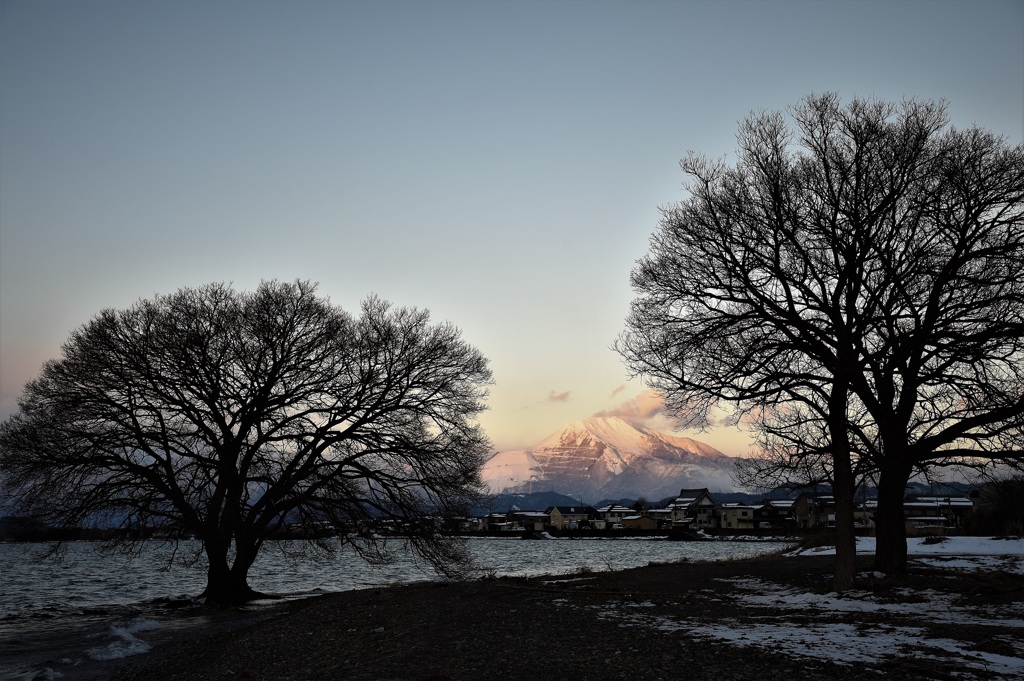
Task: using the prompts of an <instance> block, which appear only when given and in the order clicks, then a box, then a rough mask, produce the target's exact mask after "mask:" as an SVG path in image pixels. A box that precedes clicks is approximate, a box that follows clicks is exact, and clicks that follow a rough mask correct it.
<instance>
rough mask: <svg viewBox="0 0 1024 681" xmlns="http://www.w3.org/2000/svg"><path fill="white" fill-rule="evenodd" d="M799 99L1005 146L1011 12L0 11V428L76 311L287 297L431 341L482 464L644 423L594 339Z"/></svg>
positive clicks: (1015, 122) (743, 441)
mask: <svg viewBox="0 0 1024 681" xmlns="http://www.w3.org/2000/svg"><path fill="white" fill-rule="evenodd" d="M825 91H837V92H839V94H840V95H841V97H842V98H843V100H844V101H849V99H850V98H851V97H853V96H862V97H877V98H880V99H884V100H891V101H900V100H902V99H903V98H907V97H914V98H919V99H945V100H947V101H948V103H949V109H948V111H949V114H950V117H951V119H952V122H953V123H954V124H955V125H956V126H959V127H965V126H969V125H972V124H977V125H979V126H981V127H983V128H987V129H989V130H991V131H993V132H996V133H999V134H1002V135H1005V136H1006V137H1007V138H1008V140H1009V141H1010V142H1011V143H1014V144H1016V143H1020V142H1021V141H1022V139H1024V2H1022V1H1021V0H888V1H886V0H854V1H847V0H790V1H781V0H780V1H776V0H755V1H745V0H721V1H718V2H713V1H711V0H677V1H675V2H671V1H667V0H665V1H643V0H640V1H635V2H616V1H600V0H598V1H592V2H587V1H584V0H575V1H568V0H564V1H558V0H552V1H549V2H539V1H526V0H523V1H500V0H498V1H476V2H471V1H451V2H448V1H440V0H416V1H412V2H403V1H400V0H381V1H379V2H358V1H351V2H343V1H334V2H331V1H327V0H317V1H308V0H307V1H303V0H298V1H295V0H290V1H288V2H284V1H283V0H282V1H267V0H246V1H244V2H242V1H234V0H215V1H212V2H206V1H195V0H175V1H173V2H171V1H166V0H152V1H150V2H142V3H140V2H125V1H121V0H83V1H70V0H68V1H60V0H50V1H45V0H44V1H40V2H34V1H29V0H0V418H6V417H7V416H8V415H10V414H11V413H14V412H15V411H16V410H17V399H18V396H19V394H20V392H21V389H22V387H23V386H24V384H25V382H26V381H28V380H30V379H31V378H32V377H33V376H35V375H37V374H38V372H39V370H40V368H41V366H42V364H43V362H45V361H46V360H48V359H54V358H58V357H59V356H60V352H61V349H60V348H61V344H62V343H63V342H64V341H65V340H66V339H67V337H68V335H69V334H70V333H71V331H73V330H74V329H76V328H77V327H79V326H81V325H82V324H85V323H87V322H88V321H89V320H90V319H91V318H92V317H93V316H94V315H95V314H96V313H98V312H99V311H100V310H101V309H103V308H108V307H112V308H118V309H121V308H125V307H128V306H130V305H131V304H133V303H134V302H136V301H137V300H139V299H141V298H150V297H152V296H153V295H154V294H157V293H171V292H173V291H175V290H177V289H179V288H181V287H186V286H200V285H203V284H206V283H210V282H232V283H233V284H234V286H235V287H236V288H239V289H251V288H254V287H255V286H256V285H257V284H258V283H259V282H260V281H261V280H265V279H278V280H285V281H291V280H295V279H307V280H312V281H316V282H319V284H320V289H319V291H320V293H321V294H322V295H325V296H328V297H329V298H330V299H331V300H332V301H333V302H334V303H337V304H339V305H341V306H342V307H344V308H346V309H349V310H352V311H356V310H357V309H358V305H359V302H360V301H361V300H362V299H364V298H365V297H367V296H368V295H370V294H377V295H379V296H380V297H382V298H384V299H386V300H389V301H391V302H392V303H394V304H395V305H400V306H411V307H419V308H426V309H428V310H430V311H431V314H432V318H433V319H434V320H435V321H449V322H451V323H453V324H455V325H456V326H458V327H459V328H460V329H461V330H462V332H463V335H464V338H465V339H466V340H467V341H469V342H470V343H472V344H473V345H475V346H476V347H477V348H479V349H480V350H481V351H482V352H483V353H484V355H486V356H487V357H488V358H489V359H490V362H491V368H492V370H493V372H494V379H495V384H494V385H493V386H492V388H491V391H490V396H489V399H488V405H489V410H488V411H487V412H486V413H485V414H484V415H483V416H482V417H481V424H482V425H483V427H484V428H485V429H486V431H487V432H488V434H489V435H490V437H491V440H492V443H493V445H494V447H495V449H497V450H508V449H517V448H522V447H528V446H530V445H532V444H535V443H537V442H539V441H540V440H542V439H543V438H544V437H546V436H547V435H549V434H550V433H552V432H554V431H555V430H557V429H558V428H560V427H561V426H563V425H565V424H567V423H569V422H572V421H576V420H579V419H583V418H587V417H589V416H592V415H595V414H625V415H628V416H630V418H631V419H632V420H634V421H636V422H650V423H654V424H661V425H662V426H663V425H664V424H665V423H666V421H665V418H664V415H661V416H659V415H658V412H659V403H658V402H657V400H656V399H654V398H652V396H651V395H649V394H647V393H646V392H645V386H644V385H643V383H642V382H641V381H640V380H639V379H633V380H630V379H629V376H628V375H627V373H626V370H625V368H624V366H623V364H622V361H621V358H620V357H619V356H618V355H617V354H616V353H615V352H614V351H613V350H612V349H611V345H612V343H613V342H614V340H615V338H616V336H617V335H618V334H619V333H620V332H621V331H622V329H623V324H624V320H625V317H626V315H627V313H628V309H629V303H630V301H631V299H632V298H633V295H634V292H633V291H632V290H631V288H630V284H629V275H630V271H631V269H632V268H633V267H634V265H635V263H636V261H637V260H638V259H640V258H641V257H643V256H644V255H645V253H646V252H647V248H648V240H649V238H650V236H651V235H652V234H653V232H654V231H655V230H656V229H657V227H658V220H659V215H660V213H659V207H664V206H668V205H671V204H673V203H675V202H678V201H682V200H684V199H685V198H686V193H685V190H684V186H683V183H684V181H685V177H684V176H683V174H682V172H681V171H680V169H679V160H680V159H682V158H683V157H685V156H686V154H687V152H688V151H690V150H693V151H697V152H700V153H703V154H706V155H708V156H711V157H723V156H724V157H727V158H730V157H731V154H732V152H733V151H734V150H735V146H736V137H735V134H736V130H737V125H738V123H739V122H740V121H741V120H742V119H743V118H744V117H745V116H746V115H747V114H748V113H750V112H751V111H755V110H757V111H760V110H785V109H786V108H787V107H789V106H792V105H794V104H796V103H798V102H799V100H800V99H801V98H802V97H804V96H806V95H808V94H810V93H820V92H825ZM652 418H653V419H654V421H650V419H652ZM683 434H685V435H690V436H693V437H696V438H697V439H700V440H702V441H704V442H707V443H708V444H711V445H712V446H715V447H717V448H718V449H720V450H722V451H723V452H725V453H727V454H735V455H742V454H745V453H747V449H748V447H749V445H750V443H749V440H748V438H747V437H746V435H745V434H744V433H742V432H741V431H739V430H737V429H735V428H732V427H728V426H722V425H721V424H718V425H715V426H713V427H712V428H711V429H709V430H708V431H706V432H703V433H696V432H694V431H686V432H684V433H683Z"/></svg>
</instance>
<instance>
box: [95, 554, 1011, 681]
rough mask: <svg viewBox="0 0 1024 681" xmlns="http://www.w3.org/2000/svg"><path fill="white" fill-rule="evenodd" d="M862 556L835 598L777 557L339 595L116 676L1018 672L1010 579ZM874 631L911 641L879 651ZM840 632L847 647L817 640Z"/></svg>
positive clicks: (825, 559) (824, 566)
mask: <svg viewBox="0 0 1024 681" xmlns="http://www.w3.org/2000/svg"><path fill="white" fill-rule="evenodd" d="M870 560H871V557H870V556H859V557H858V572H859V574H860V575H861V577H860V579H859V584H858V589H859V590H858V591H857V592H856V593H852V594H848V595H845V596H844V597H838V596H836V595H835V594H831V595H829V592H830V590H831V589H830V584H829V581H830V579H831V574H832V565H833V561H834V558H833V557H830V556H797V557H783V556H781V555H779V554H775V555H772V556H766V557H760V558H754V559H744V560H735V561H716V562H706V563H696V562H692V563H689V562H681V563H667V564H653V565H648V566H646V567H639V568H631V569H627V570H621V571H615V572H581V573H578V574H571V575H555V576H547V577H534V578H492V579H478V580H473V581H464V582H417V583H411V584H408V585H393V586H389V587H381V588H371V589H360V590H354V591H345V592H335V593H330V594H323V595H319V596H314V597H310V598H305V599H301V600H297V601H290V602H285V603H281V604H275V605H272V606H271V607H270V608H268V609H266V610H264V611H262V612H258V613H257V612H254V613H252V615H251V616H246V617H242V618H237V619H234V620H232V621H230V622H229V623H228V624H226V625H225V626H222V627H219V628H218V627H205V626H204V627H200V628H197V629H190V630H188V631H180V632H171V635H168V636H165V637H163V638H162V639H161V640H158V641H155V642H154V644H153V649H152V651H151V652H149V653H147V654H146V655H145V657H144V658H134V659H131V658H127V659H124V660H120V661H118V664H117V665H114V666H113V667H114V668H112V669H110V670H109V673H110V674H112V678H114V679H117V680H118V681H134V680H141V679H153V680H156V681H160V680H169V679H225V678H247V679H268V680H269V679H313V678H345V679H353V680H361V679H368V680H369V679H422V680H434V681H437V680H441V679H465V680H470V679H492V678H502V679H508V680H510V681H540V680H543V679H552V680H554V679H560V678H578V679H598V680H604V679H608V680H611V679H635V678H638V677H640V678H650V679H658V678H664V679H669V678H678V677H679V676H680V675H684V676H692V677H694V678H719V679H755V678H756V679H774V678H780V679H781V678H786V679H793V678H804V679H829V681H834V679H835V678H836V677H837V676H838V675H842V676H843V677H845V678H846V679H861V678H865V679H867V678H872V679H877V678H878V674H879V673H884V674H886V675H887V678H906V679H919V678H920V679H925V678H928V679H935V678H953V677H954V676H955V677H956V678H967V679H970V678H979V679H980V678H986V679H988V678H1015V677H1017V676H1019V675H1020V674H1022V673H1024V659H1022V658H1021V657H1018V655H1021V656H1024V623H1017V624H1011V625H1007V622H1009V621H1010V620H1009V619H1007V618H1009V617H1011V616H1015V617H1016V619H1017V620H1018V621H1019V620H1020V619H1021V617H1020V613H1021V612H1022V607H1024V577H1022V576H1021V575H1020V574H1005V573H1000V572H986V573H964V572H957V571H954V570H943V569H940V568H936V567H935V566H932V565H923V564H922V565H918V564H916V563H915V564H914V565H913V566H912V569H911V571H910V574H908V576H907V577H905V578H900V579H899V580H886V579H880V578H878V577H876V576H872V574H871V566H870ZM922 594H925V597H924V600H923V601H922ZM932 601H934V602H935V603H934V607H932V606H929V607H924V606H923V605H922V603H923V602H924V603H931V602H932ZM794 603H796V604H798V605H799V607H791V605H792V604H794ZM950 613H952V616H950ZM877 634H881V635H883V639H884V640H886V641H889V642H892V641H896V642H897V643H898V642H899V641H902V640H903V639H907V640H906V641H904V643H902V644H900V645H902V647H900V645H896V646H894V647H892V649H891V650H885V649H884V646H881V644H880V643H879V640H876V639H877V636H876V635H877ZM911 634H913V636H911ZM787 636H789V638H787ZM815 636H817V639H816V638H815ZM759 637H762V638H760V639H759ZM901 637H902V638H901ZM833 639H835V640H836V641H839V644H840V645H845V648H841V649H840V648H837V649H835V650H833V651H831V652H830V651H828V650H823V648H826V647H827V645H836V643H835V642H834V641H833ZM830 641H832V643H829V642H830ZM844 642H845V643H844ZM880 646H881V648H880ZM1018 651H1022V652H1018ZM97 678H111V677H97Z"/></svg>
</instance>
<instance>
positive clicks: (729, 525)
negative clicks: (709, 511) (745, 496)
mask: <svg viewBox="0 0 1024 681" xmlns="http://www.w3.org/2000/svg"><path fill="white" fill-rule="evenodd" d="M759 508H760V507H759V506H748V505H746V504H722V505H721V506H720V507H719V522H720V523H721V525H720V526H721V527H722V528H723V529H727V530H752V529H754V522H755V521H754V512H755V511H756V510H757V509H759Z"/></svg>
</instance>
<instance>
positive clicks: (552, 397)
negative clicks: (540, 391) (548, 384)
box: [548, 390, 572, 402]
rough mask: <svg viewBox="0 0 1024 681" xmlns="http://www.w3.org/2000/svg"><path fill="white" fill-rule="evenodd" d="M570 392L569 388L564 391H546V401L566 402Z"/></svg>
mask: <svg viewBox="0 0 1024 681" xmlns="http://www.w3.org/2000/svg"><path fill="white" fill-rule="evenodd" d="M571 393H572V391H571V390H566V391H565V392H564V393H556V392H555V391H554V390H552V391H551V392H549V393H548V402H568V401H569V395H570V394H571Z"/></svg>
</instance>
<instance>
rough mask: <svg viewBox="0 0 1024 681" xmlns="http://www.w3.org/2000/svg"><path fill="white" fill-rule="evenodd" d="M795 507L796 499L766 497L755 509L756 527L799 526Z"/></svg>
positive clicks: (778, 527)
mask: <svg viewBox="0 0 1024 681" xmlns="http://www.w3.org/2000/svg"><path fill="white" fill-rule="evenodd" d="M795 507H796V500H795V499H765V500H763V501H762V502H761V505H760V506H758V507H757V508H756V509H755V510H754V521H755V527H758V528H763V529H768V528H775V529H780V528H795V527H797V526H798V525H797V519H796V510H795Z"/></svg>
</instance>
